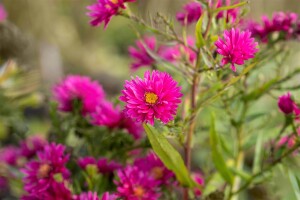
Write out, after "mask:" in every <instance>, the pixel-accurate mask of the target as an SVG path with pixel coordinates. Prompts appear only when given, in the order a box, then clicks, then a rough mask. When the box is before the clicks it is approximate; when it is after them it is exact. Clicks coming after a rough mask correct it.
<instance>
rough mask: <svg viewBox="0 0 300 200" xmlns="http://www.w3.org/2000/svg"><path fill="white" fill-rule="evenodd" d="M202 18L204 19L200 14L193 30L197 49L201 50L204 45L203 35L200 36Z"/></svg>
mask: <svg viewBox="0 0 300 200" xmlns="http://www.w3.org/2000/svg"><path fill="white" fill-rule="evenodd" d="M203 17H204V14H202V15H201V17H200V18H199V20H198V22H197V24H196V29H195V35H196V46H197V48H201V47H203V46H204V45H205V41H204V38H203V35H202V23H203Z"/></svg>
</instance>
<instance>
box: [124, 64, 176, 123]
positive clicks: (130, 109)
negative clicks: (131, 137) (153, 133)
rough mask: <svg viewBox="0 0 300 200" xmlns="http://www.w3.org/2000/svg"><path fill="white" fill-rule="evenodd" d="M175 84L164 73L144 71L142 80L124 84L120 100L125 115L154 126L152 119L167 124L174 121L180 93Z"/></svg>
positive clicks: (138, 79) (138, 78)
mask: <svg viewBox="0 0 300 200" xmlns="http://www.w3.org/2000/svg"><path fill="white" fill-rule="evenodd" d="M180 90H181V88H180V87H179V86H178V85H177V82H176V81H174V80H173V78H172V77H171V75H170V74H168V73H166V72H159V71H155V70H154V71H153V72H152V74H151V72H150V71H146V72H145V75H144V79H141V78H140V77H138V76H137V77H136V78H135V79H132V80H131V81H126V82H125V89H124V90H123V91H122V94H123V96H121V97H120V100H121V101H123V102H125V103H126V106H125V110H124V111H125V113H126V114H127V115H128V116H129V117H131V118H133V119H135V120H137V121H138V122H146V123H150V124H152V125H153V124H154V118H156V119H159V120H161V121H162V122H163V123H165V124H166V123H168V122H169V121H171V120H173V119H174V115H175V114H176V111H177V107H178V104H179V103H180V102H181V100H180V97H182V93H181V92H180Z"/></svg>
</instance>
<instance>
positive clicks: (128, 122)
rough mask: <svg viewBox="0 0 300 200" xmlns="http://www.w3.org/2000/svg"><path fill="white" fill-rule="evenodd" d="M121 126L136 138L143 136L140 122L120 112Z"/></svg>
mask: <svg viewBox="0 0 300 200" xmlns="http://www.w3.org/2000/svg"><path fill="white" fill-rule="evenodd" d="M121 128H124V129H126V130H127V132H128V133H129V134H131V135H132V136H133V138H134V139H136V140H138V139H141V138H142V137H143V133H144V128H143V125H142V124H141V123H140V122H135V121H133V120H132V119H131V118H129V117H127V116H126V115H125V114H124V113H122V123H121Z"/></svg>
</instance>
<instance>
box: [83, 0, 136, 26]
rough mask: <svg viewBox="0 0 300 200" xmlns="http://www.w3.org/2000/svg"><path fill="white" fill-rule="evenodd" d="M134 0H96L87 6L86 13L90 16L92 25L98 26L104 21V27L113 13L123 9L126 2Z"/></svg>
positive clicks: (115, 13)
mask: <svg viewBox="0 0 300 200" xmlns="http://www.w3.org/2000/svg"><path fill="white" fill-rule="evenodd" d="M133 1H135V0H98V1H97V3H95V4H93V5H90V6H87V9H88V10H89V12H88V13H87V15H88V16H89V17H90V18H91V21H90V24H91V25H92V26H99V25H100V24H101V23H104V28H106V27H107V25H108V23H109V21H110V20H111V18H112V17H113V16H114V15H117V14H118V12H119V10H120V9H125V8H126V7H125V3H126V2H133Z"/></svg>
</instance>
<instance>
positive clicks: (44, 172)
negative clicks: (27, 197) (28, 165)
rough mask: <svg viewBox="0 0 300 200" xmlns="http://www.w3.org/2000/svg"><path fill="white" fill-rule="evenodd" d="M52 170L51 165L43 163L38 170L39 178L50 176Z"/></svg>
mask: <svg viewBox="0 0 300 200" xmlns="http://www.w3.org/2000/svg"><path fill="white" fill-rule="evenodd" d="M50 170H51V166H50V165H48V164H42V165H41V166H40V168H39V170H38V177H39V178H45V177H47V176H48V174H49V172H50Z"/></svg>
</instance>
